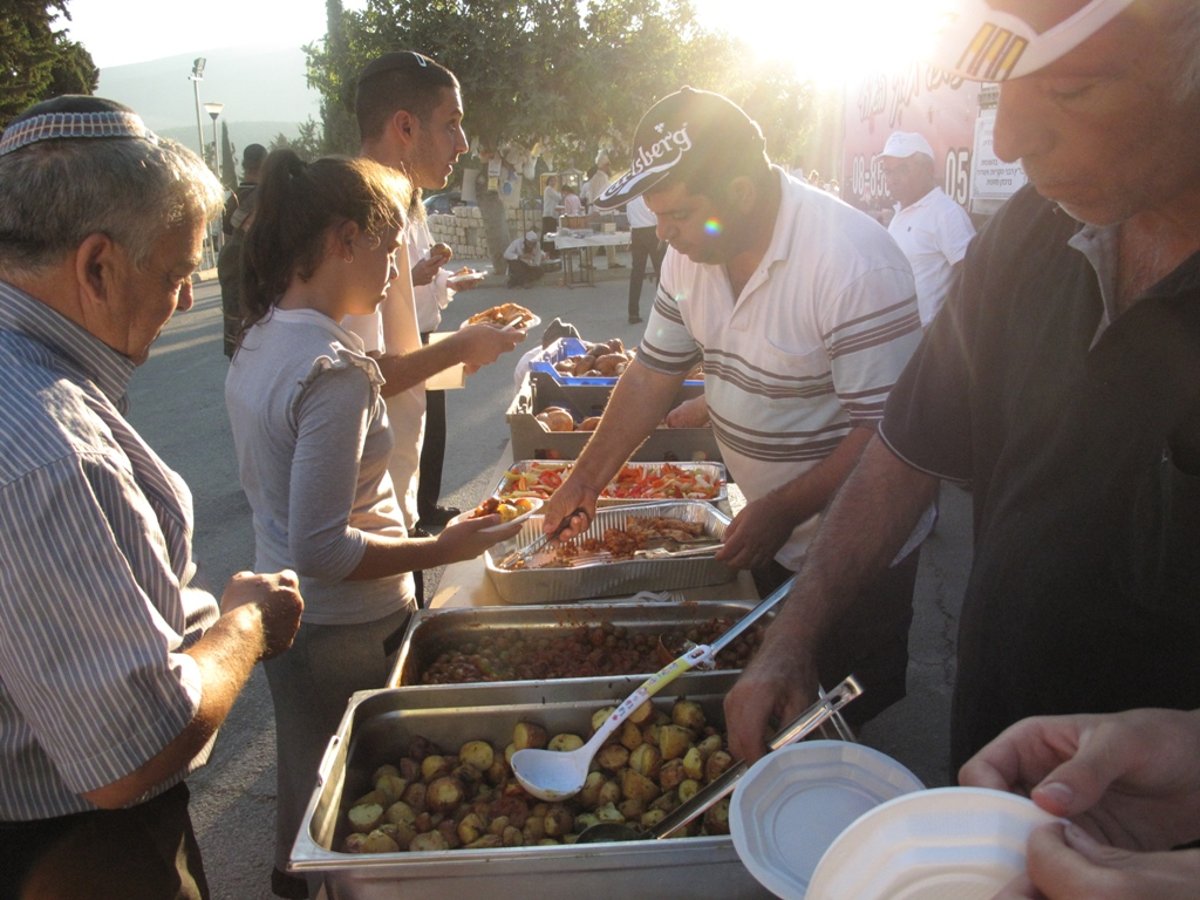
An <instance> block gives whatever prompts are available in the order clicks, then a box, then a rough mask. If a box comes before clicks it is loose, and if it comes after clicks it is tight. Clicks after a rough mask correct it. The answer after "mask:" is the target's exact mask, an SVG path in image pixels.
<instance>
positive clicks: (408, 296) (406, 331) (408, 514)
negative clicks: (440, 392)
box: [342, 243, 425, 531]
mask: <svg viewBox="0 0 1200 900" xmlns="http://www.w3.org/2000/svg"><path fill="white" fill-rule="evenodd" d="M396 267H397V268H398V269H399V270H400V277H399V278H397V279H396V280H395V281H393V282H392V284H391V287H389V288H388V294H387V297H386V298H385V299H384V301H383V302H382V303H381V304H379V308H378V309H377V310H376V311H375V312H374V313H372V314H371V315H369V316H346V318H344V319H343V320H342V327H343V328H345V329H346V330H347V331H350V332H353V333H354V334H357V335H358V336H359V337H360V338H361V339H362V342H363V347H364V349H365V350H366V351H367V352H375V351H377V352H379V353H392V354H398V353H412V352H413V351H414V350H419V349H420V348H421V333H420V330H419V328H418V326H417V307H416V299H415V296H414V292H413V283H412V262H411V261H410V257H409V255H408V245H407V243H405V244H402V245H401V246H400V248H399V249H398V250H397V251H396ZM385 403H386V404H387V414H388V422H389V423H390V425H391V429H392V435H393V440H394V446H393V447H392V455H391V458H390V460H389V461H388V472H390V473H391V476H392V483H393V485H395V488H396V495H397V496H398V497H399V499H400V508H401V510H402V511H403V513H404V525H405V527H406V528H408V530H409V531H412V529H413V526H415V525H416V524H417V470H418V469H419V468H420V464H421V444H422V442H423V441H424V440H425V383H424V382H421V383H419V384H417V385H415V386H413V387H411V388H409V389H408V390H406V391H401V392H400V393H398V394H394V395H393V396H391V397H388V398H387V400H386V401H385Z"/></svg>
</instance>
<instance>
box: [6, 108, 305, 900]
mask: <svg viewBox="0 0 1200 900" xmlns="http://www.w3.org/2000/svg"><path fill="white" fill-rule="evenodd" d="M220 208H221V188H220V185H219V184H217V181H216V179H215V178H213V176H212V175H211V174H210V173H209V172H208V170H207V168H206V167H205V165H204V163H203V162H202V161H201V160H200V159H199V157H197V156H196V155H195V154H194V153H192V152H191V151H190V150H187V149H186V148H184V147H181V146H180V145H178V144H176V143H175V142H173V141H168V140H163V139H161V138H158V137H157V136H155V135H154V134H153V133H152V132H150V131H149V130H148V129H147V128H146V126H145V125H144V124H143V122H142V120H141V119H140V118H139V117H138V116H137V115H136V114H135V113H134V112H133V111H132V110H130V109H128V108H126V107H124V106H121V105H120V104H117V103H113V102H111V101H108V100H102V99H100V98H97V97H71V96H67V97H58V98H56V99H54V100H48V101H46V102H44V103H39V104H37V105H36V106H33V107H30V108H29V109H28V110H26V111H25V112H24V113H22V114H21V115H19V116H17V118H16V119H14V120H13V122H12V123H11V124H10V125H9V126H8V128H7V129H5V131H4V133H3V136H0V370H2V371H3V372H4V390H3V392H2V393H0V559H2V560H3V564H2V565H0V896H3V897H18V896H20V897H95V898H100V897H104V898H118V897H119V898H132V897H137V898H143V897H146V898H149V897H154V898H158V897H189V898H193V897H206V896H208V890H207V887H206V884H205V879H204V871H203V868H202V866H201V864H200V853H199V847H198V846H197V844H196V839H195V836H194V835H193V833H192V827H191V822H190V820H189V818H188V792H187V787H186V786H185V784H184V781H183V779H184V777H185V776H186V775H187V774H188V773H189V772H190V771H192V770H193V769H195V768H197V767H199V766H200V765H202V764H203V763H204V762H205V760H206V759H207V757H208V754H209V752H210V750H211V748H212V742H213V739H214V736H215V732H216V729H217V728H218V727H219V726H220V724H221V723H222V722H223V721H224V719H225V716H226V715H227V714H228V713H229V711H230V709H231V707H232V706H233V701H234V700H235V699H236V697H237V695H238V692H239V691H240V690H241V688H242V686H243V685H244V684H245V682H246V680H247V678H248V677H249V675H250V673H251V671H252V669H253V667H254V664H255V663H256V662H257V661H258V660H260V659H265V658H268V657H270V656H273V655H275V654H277V653H280V652H282V651H283V650H285V649H286V648H287V647H288V646H290V644H291V642H292V638H293V635H294V634H295V632H296V627H297V625H298V624H299V621H300V612H301V609H302V607H303V603H302V601H301V600H300V594H299V592H298V591H297V589H296V584H297V582H296V576H295V574H294V573H291V572H281V573H277V574H275V575H252V574H250V573H248V572H243V573H240V574H238V575H235V576H234V578H233V579H232V580H231V581H230V583H229V585H228V587H227V588H226V590H225V593H224V595H223V596H222V598H221V602H220V605H219V606H218V603H217V601H216V599H214V597H213V596H212V595H211V594H209V593H208V592H207V591H204V590H201V589H199V588H198V587H196V586H195V585H194V584H193V578H194V575H195V568H196V567H195V564H194V562H193V561H192V556H191V538H192V498H191V494H190V492H189V491H188V489H187V486H186V485H185V484H184V483H183V481H182V479H180V477H179V476H178V475H176V474H175V473H174V472H172V471H171V470H170V469H169V468H168V467H167V466H166V465H165V464H164V463H163V461H162V460H161V459H159V458H158V456H157V455H155V453H154V451H153V450H151V449H150V448H149V447H148V446H147V445H146V443H145V442H144V441H143V440H142V439H141V437H140V436H139V435H138V434H137V432H135V431H134V429H133V428H132V427H131V426H130V424H129V422H128V421H127V420H126V419H125V416H124V412H125V407H126V400H127V397H126V389H127V387H128V385H129V380H130V377H131V376H132V375H133V371H134V369H135V368H136V367H137V366H138V365H139V364H140V363H142V362H144V361H145V359H146V357H147V355H148V354H149V352H150V345H151V344H152V343H153V341H154V339H155V338H156V337H157V336H158V333H159V331H161V330H162V328H163V326H164V325H165V324H166V322H167V320H168V319H169V318H170V317H171V314H172V313H173V312H174V311H175V310H176V309H180V310H186V309H188V308H189V307H190V306H191V305H192V283H191V277H192V273H193V271H195V269H196V267H197V264H198V263H199V261H200V245H201V238H202V235H203V229H204V225H205V222H206V221H207V220H209V219H211V218H212V217H214V216H215V215H216V214H217V213H218V212H219V211H220Z"/></svg>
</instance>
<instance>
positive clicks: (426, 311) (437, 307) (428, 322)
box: [405, 217, 454, 334]
mask: <svg viewBox="0 0 1200 900" xmlns="http://www.w3.org/2000/svg"><path fill="white" fill-rule="evenodd" d="M405 234H406V239H407V242H408V258H409V260H411V261H412V263H413V265H416V264H417V262H419V261H420V260H422V259H425V258H426V257H427V256H429V248H430V247H432V246H433V235H431V234H430V233H429V223H428V222H426V221H425V219H424V218H423V217H422V218H420V219H412V220H410V221H409V223H408V229H407V231H406V232H405ZM410 271H411V270H410ZM450 275H451V272H450V270H449V269H438V270H437V274H436V275H434V276H433V281H431V282H429V284H414V285H413V298H414V300H415V302H416V305H417V330H418V331H420V332H421V334H425V333H426V332H429V331H436V330H437V327H438V326H439V325H440V324H442V310H443V309H445V308H446V307H447V306H449V305H450V301H451V300H453V299H454V289H453V288H451V287H450V285H449V284H448V283H447V279H448V278H449V277H450Z"/></svg>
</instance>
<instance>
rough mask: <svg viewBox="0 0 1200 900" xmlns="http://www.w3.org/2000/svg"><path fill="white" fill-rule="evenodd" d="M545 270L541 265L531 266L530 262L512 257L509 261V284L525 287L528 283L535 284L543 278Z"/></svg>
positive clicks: (510, 285)
mask: <svg viewBox="0 0 1200 900" xmlns="http://www.w3.org/2000/svg"><path fill="white" fill-rule="evenodd" d="M544 274H545V272H543V271H542V268H541V267H540V266H531V265H530V264H529V263H527V262H524V261H523V260H519V259H510V260H509V261H508V286H509V287H510V288H511V287H524V286H525V285H527V284H533V283H534V282H535V281H537V280H538V279H539V278H541V277H542V276H543V275H544Z"/></svg>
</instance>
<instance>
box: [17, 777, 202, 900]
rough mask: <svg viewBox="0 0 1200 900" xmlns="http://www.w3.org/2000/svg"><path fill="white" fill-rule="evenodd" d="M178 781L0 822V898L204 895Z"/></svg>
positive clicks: (197, 899) (105, 899)
mask: <svg viewBox="0 0 1200 900" xmlns="http://www.w3.org/2000/svg"><path fill="white" fill-rule="evenodd" d="M188 796H189V795H188V789H187V785H185V784H183V783H182V782H181V783H180V784H178V785H176V786H175V787H173V788H171V789H170V790H168V791H166V792H164V793H162V794H160V795H159V796H157V797H155V798H153V799H152V800H147V801H146V802H145V803H140V804H138V805H137V806H132V807H129V808H128V809H116V810H106V809H105V810H96V811H95V812H86V813H77V814H75V815H71V816H59V817H57V818H54V819H37V820H34V821H30V822H0V900H17V898H21V900H59V898H76V897H80V898H83V897H86V898H88V900H176V898H179V900H207V898H208V896H209V893H208V882H207V881H206V880H205V877H204V866H203V865H202V864H201V861H200V847H199V845H198V844H197V843H196V836H195V834H194V833H193V831H192V821H191V818H190V817H189V816H188Z"/></svg>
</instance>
